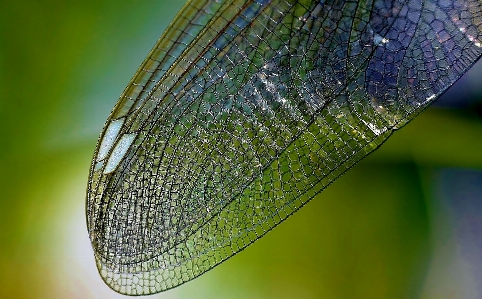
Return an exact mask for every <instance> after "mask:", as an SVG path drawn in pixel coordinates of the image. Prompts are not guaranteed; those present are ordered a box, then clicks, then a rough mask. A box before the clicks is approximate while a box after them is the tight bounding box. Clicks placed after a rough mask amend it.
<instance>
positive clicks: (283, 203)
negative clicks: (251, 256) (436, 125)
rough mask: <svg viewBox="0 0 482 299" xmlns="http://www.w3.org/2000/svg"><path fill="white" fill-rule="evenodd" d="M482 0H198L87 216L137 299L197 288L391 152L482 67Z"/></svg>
mask: <svg viewBox="0 0 482 299" xmlns="http://www.w3.org/2000/svg"><path fill="white" fill-rule="evenodd" d="M481 6H482V4H481V3H480V2H479V1H457V2H450V1H433V2H429V1H393V2H392V1H363V2H345V1H275V0H273V1H267V0H264V1H263V0H256V1H204V2H199V1H198V2H195V1H191V2H189V3H188V4H187V6H186V7H185V8H184V9H183V10H182V11H181V13H180V15H178V17H177V18H176V19H175V21H174V22H173V23H172V24H171V26H170V27H169V29H168V31H167V32H166V33H165V34H164V35H163V37H162V38H161V39H160V41H159V42H158V43H157V45H156V47H155V48H154V49H153V51H151V53H150V54H149V56H148V58H147V59H146V61H145V62H144V64H143V65H142V66H141V68H140V70H139V71H138V73H137V74H136V76H135V77H134V79H133V81H132V82H131V83H130V85H129V86H128V87H127V89H126V91H125V92H124V94H123V96H122V97H121V99H120V101H119V103H118V104H117V106H116V107H115V109H114V111H113V113H112V114H111V116H110V118H109V120H108V122H107V124H106V126H105V128H104V132H103V134H102V136H101V140H100V141H99V144H98V147H97V150H96V153H95V155H94V161H93V163H92V168H91V174H90V180H89V187H88V195H87V218H88V229H89V233H90V238H91V241H92V244H93V247H94V252H95V257H96V261H97V266H98V268H99V271H100V273H101V276H102V277H103V279H104V280H105V281H106V283H107V284H108V285H109V286H110V287H111V288H113V289H114V290H116V291H118V292H120V293H124V294H129V295H145V294H151V293H157V292H161V291H164V290H167V289H170V288H173V287H175V286H177V285H180V284H182V283H184V282H186V281H189V280H191V279H193V278H195V277H197V276H199V275H201V274H203V273H204V272H206V271H208V270H209V269H211V268H213V267H214V266H216V265H218V264H219V263H221V262H222V261H224V260H226V259H227V258H229V257H231V256H232V255H234V254H235V253H237V252H239V251H240V250H242V249H244V248H245V247H246V246H248V245H249V244H251V243H252V242H254V241H255V240H257V239H259V238H260V237H261V236H263V235H264V234H265V233H266V232H268V231H269V230H271V229H272V228H273V227H274V226H276V225H278V224H279V223H280V222H282V221H283V220H284V219H286V218H287V217H288V216H289V215H291V214H292V213H294V212H295V211H296V210H298V209H299V208H300V207H301V206H303V205H304V204H305V203H307V202H308V201H309V200H310V199H311V198H313V197H314V196H315V195H316V194H318V193H319V192H320V191H321V190H323V189H324V188H325V187H326V186H328V185H329V184H330V183H331V182H333V181H334V180H335V179H336V178H337V177H339V176H340V175H341V174H343V173H344V172H346V171H347V170H348V169H349V168H350V167H352V166H353V165H354V164H355V163H357V162H358V161H359V160H361V159H362V158H363V157H365V156H366V155H367V154H369V153H370V152H372V151H373V150H375V149H376V148H378V147H379V146H380V145H381V144H382V143H383V142H384V141H385V140H386V139H387V138H388V137H389V136H390V135H391V134H392V132H393V131H394V130H396V129H398V128H400V127H401V126H403V125H404V124H406V123H407V122H408V121H409V120H411V119H412V118H413V117H414V116H415V115H417V114H418V113H419V112H420V111H422V110H423V109H424V108H425V107H426V106H427V105H429V104H430V103H431V102H433V101H434V100H435V99H436V98H438V97H439V96H440V94H442V93H443V92H444V91H445V90H446V89H447V88H448V87H449V86H450V85H451V84H453V83H454V82H455V81H456V80H457V79H458V78H459V77H460V76H461V75H462V74H463V73H464V72H465V71H466V70H467V69H468V68H470V66H471V65H472V64H473V63H475V61H476V60H477V59H478V58H479V57H480V55H481V50H482V49H481V44H480V40H481V39H482V22H481V21H482V19H481V13H482V8H481Z"/></svg>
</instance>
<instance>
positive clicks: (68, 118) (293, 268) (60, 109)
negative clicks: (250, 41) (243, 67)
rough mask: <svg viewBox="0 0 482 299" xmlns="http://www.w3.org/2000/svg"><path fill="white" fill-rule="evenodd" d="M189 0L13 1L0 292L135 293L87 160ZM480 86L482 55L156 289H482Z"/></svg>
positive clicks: (268, 294) (0, 16) (417, 294)
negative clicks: (107, 279) (316, 182)
mask: <svg viewBox="0 0 482 299" xmlns="http://www.w3.org/2000/svg"><path fill="white" fill-rule="evenodd" d="M182 2H183V1H180V0H177V1H174V0H171V1H166V0H165V1H162V0H155V1H154V0H143V1H139V0H129V1H107V0H96V1H93V0H84V1H59V0H48V1H47V0H44V1H32V0H24V1H2V4H1V8H0V298H4V299H7V298H121V297H124V298H125V296H122V295H118V294H116V293H114V292H113V291H111V290H110V289H109V288H108V287H107V286H105V285H104V283H103V282H102V280H101V278H100V276H99V275H98V274H97V270H96V268H95V264H94V259H93V253H92V249H91V247H90V243H89V240H88V235H87V231H86V226H85V216H84V206H85V204H84V201H85V189H86V186H87V177H88V171H89V166H90V161H91V158H92V153H93V151H94V148H95V144H96V140H97V138H98V135H99V134H100V131H101V129H102V126H103V124H104V121H105V120H106V118H107V116H108V114H109V112H110V110H111V109H112V107H113V106H114V104H115V102H116V101H117V98H118V96H119V95H120V94H121V92H122V91H123V89H124V87H125V86H126V84H127V83H128V82H129V80H130V78H131V76H133V74H134V73H135V71H136V69H137V67H138V66H139V64H140V63H141V62H142V61H143V59H144V57H145V55H146V54H147V53H148V51H149V50H150V48H151V47H152V46H153V45H154V42H155V41H156V40H157V38H158V37H159V35H160V34H161V33H162V32H163V31H164V29H165V27H166V26H167V25H168V23H169V22H170V21H171V20H172V18H173V17H174V15H175V13H176V12H177V11H178V10H179V9H180V7H181V6H182V4H183V3H182ZM481 83H482V67H480V66H476V67H475V68H474V69H472V70H471V71H470V73H469V74H468V76H466V77H464V78H463V79H462V80H461V81H459V82H458V84H457V86H454V87H453V88H452V89H451V90H449V92H447V93H446V94H445V95H444V98H443V99H441V101H439V103H437V106H435V107H431V108H430V109H428V110H427V111H426V112H424V113H423V114H422V115H420V116H419V117H418V118H416V119H415V120H414V121H413V122H412V123H410V124H409V125H408V126H406V127H405V128H404V129H402V130H401V131H399V132H397V133H395V134H394V136H393V137H392V138H391V139H390V140H389V141H388V142H386V144H384V145H383V146H382V148H381V149H380V150H378V151H377V152H375V153H374V154H372V155H370V156H369V157H367V158H366V159H365V160H363V161H362V162H361V163H359V164H358V165H357V166H355V167H354V168H353V169H352V170H350V171H349V172H348V173H347V174H346V175H344V176H343V177H342V178H340V179H339V180H338V181H336V182H335V183H334V184H333V185H332V186H330V187H329V188H328V189H326V190H325V191H324V192H322V193H321V194H320V195H319V196H318V197H317V198H316V199H314V200H313V201H312V202H311V203H309V204H308V205H307V206H306V207H305V208H303V209H302V210H300V211H299V212H298V213H296V214H295V215H293V216H292V217H291V218H290V219H289V220H288V221H286V222H285V223H283V224H282V225H280V226H279V227H278V228H276V229H275V230H273V231H272V232H270V233H269V234H268V235H267V236H265V237H264V238H262V239H261V240H259V241H258V242H257V243H256V244H254V245H252V246H250V247H249V248H248V249H246V250H244V251H243V252H241V253H240V254H238V255H237V256H236V257H234V258H232V259H231V260H229V261H227V262H225V263H223V264H222V265H221V266H219V267H217V268H215V269H214V270H212V271H210V272H208V273H207V274H205V275H203V276H202V277H200V278H198V279H196V280H194V281H192V282H189V283H187V284H185V285H183V286H181V287H178V288H176V289H173V290H171V291H168V292H165V293H161V294H158V295H154V296H152V298H193V299H194V298H330V299H331V298H335V299H338V298H343V299H345V298H347V299H351V298H357V299H361V298H370V299H376V298H391V299H393V298H395V299H396V298H423V299H428V298H436V299H440V298H448V299H449V298H450V299H455V298H464V299H470V298H482V287H481V286H480V285H482V267H481V266H482V201H481V199H482V138H481V136H482V117H481V111H482V109H481V98H482V86H481Z"/></svg>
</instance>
